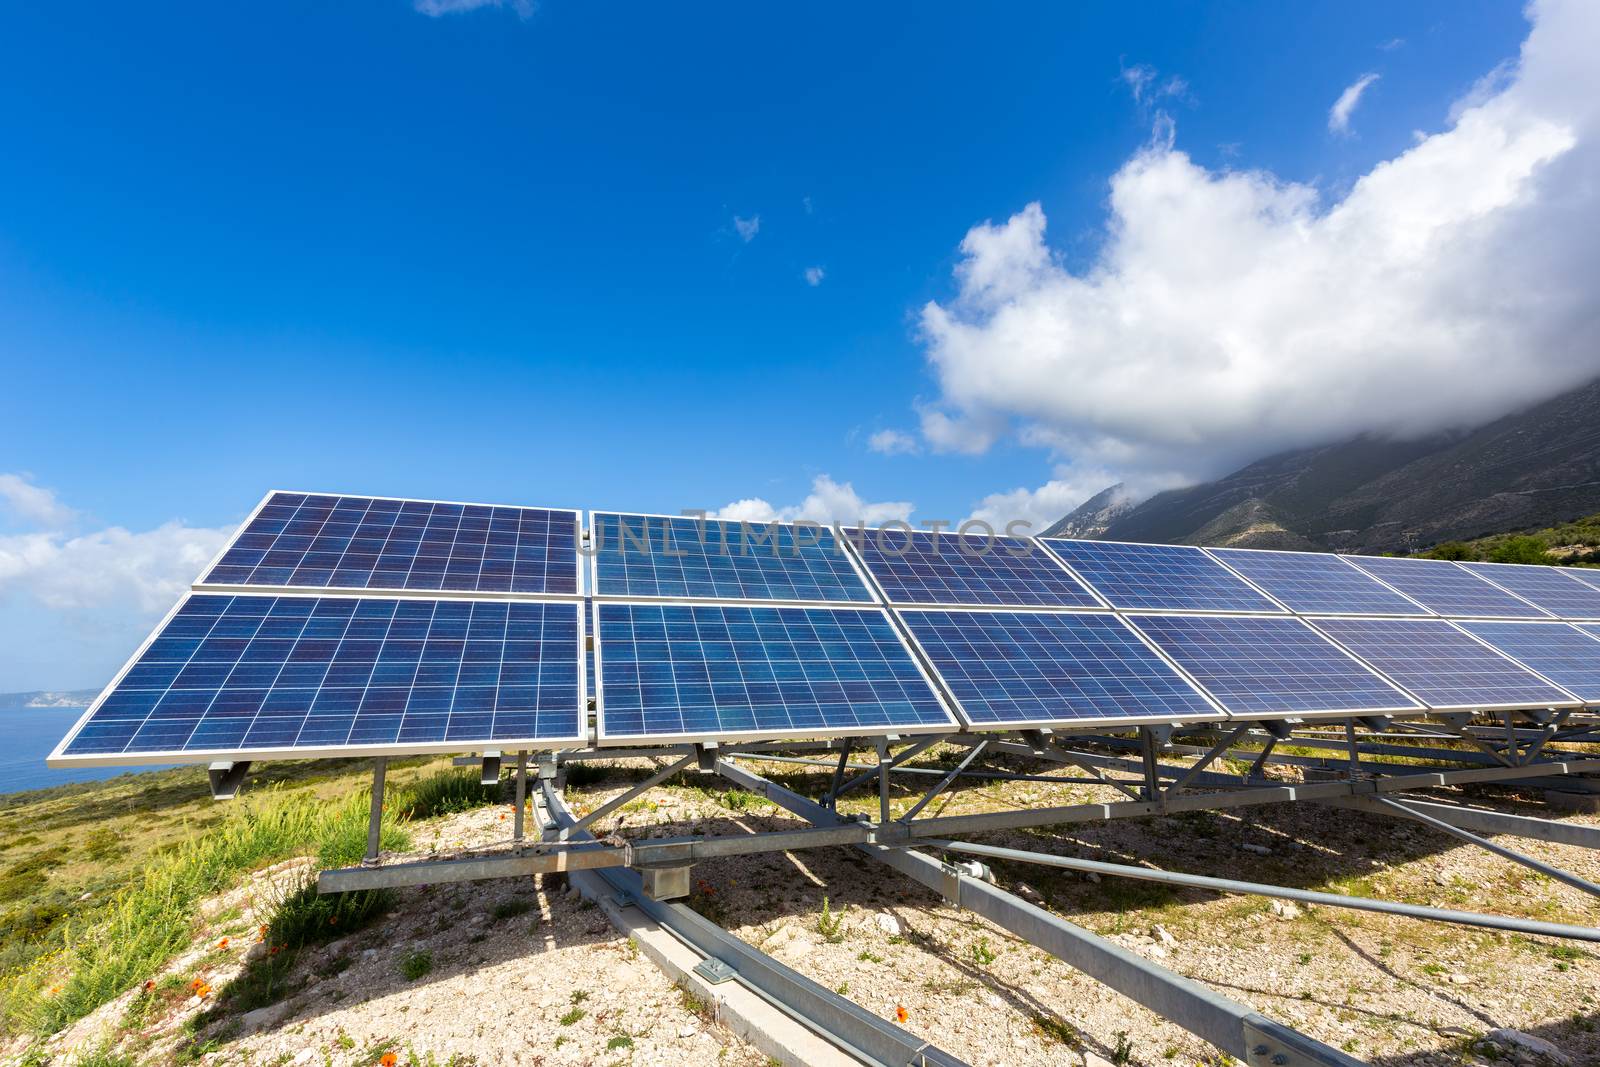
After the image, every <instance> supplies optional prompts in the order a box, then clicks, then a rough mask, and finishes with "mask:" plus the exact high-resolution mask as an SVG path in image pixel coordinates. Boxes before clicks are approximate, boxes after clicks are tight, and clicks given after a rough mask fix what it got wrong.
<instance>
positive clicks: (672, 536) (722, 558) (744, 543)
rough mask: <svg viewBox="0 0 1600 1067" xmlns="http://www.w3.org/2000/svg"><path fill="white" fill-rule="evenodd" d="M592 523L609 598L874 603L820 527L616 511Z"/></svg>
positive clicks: (598, 579) (599, 585)
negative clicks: (627, 513)
mask: <svg viewBox="0 0 1600 1067" xmlns="http://www.w3.org/2000/svg"><path fill="white" fill-rule="evenodd" d="M593 525H594V530H593V536H594V543H593V547H594V551H595V592H596V593H598V594H601V595H604V596H629V597H684V598H688V599H696V600H817V601H842V602H858V603H871V602H872V593H871V592H870V591H869V590H868V589H867V585H866V583H865V582H864V581H862V580H861V576H860V575H859V574H857V573H856V569H855V567H854V566H852V565H851V563H850V559H849V557H848V556H846V555H845V552H844V549H843V548H841V547H840V546H839V544H838V542H837V541H836V540H835V539H834V536H833V532H832V531H831V530H826V529H823V528H821V527H818V526H794V525H789V524H786V523H772V524H770V525H769V524H764V523H741V522H730V521H726V520H718V519H704V520H702V519H694V518H666V517H662V516H652V515H619V514H613V513H610V512H596V513H595V515H594V524H593Z"/></svg>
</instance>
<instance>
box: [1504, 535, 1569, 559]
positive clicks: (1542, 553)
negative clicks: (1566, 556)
mask: <svg viewBox="0 0 1600 1067" xmlns="http://www.w3.org/2000/svg"><path fill="white" fill-rule="evenodd" d="M1489 562H1490V563H1539V564H1551V563H1554V562H1555V559H1554V558H1553V557H1552V556H1551V555H1550V553H1549V551H1548V550H1547V549H1546V547H1545V543H1544V542H1543V541H1541V540H1540V539H1539V538H1537V537H1529V536H1526V535H1522V536H1519V537H1508V538H1506V539H1505V540H1504V541H1502V542H1500V543H1499V544H1498V545H1496V546H1495V548H1494V551H1492V552H1490V553H1489Z"/></svg>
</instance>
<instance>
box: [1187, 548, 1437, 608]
mask: <svg viewBox="0 0 1600 1067" xmlns="http://www.w3.org/2000/svg"><path fill="white" fill-rule="evenodd" d="M1206 552H1207V553H1209V554H1210V555H1212V556H1215V557H1216V558H1217V559H1219V560H1221V561H1222V562H1223V563H1226V564H1227V565H1228V566H1230V567H1232V568H1233V569H1234V570H1236V571H1238V572H1239V573H1240V574H1242V575H1244V576H1245V577H1246V578H1248V579H1250V581H1251V582H1253V583H1254V584H1255V585H1257V586H1259V587H1260V588H1261V589H1263V590H1265V591H1266V592H1267V593H1268V594H1269V595H1270V596H1271V597H1273V599H1275V600H1277V601H1278V602H1279V603H1281V604H1283V605H1285V606H1287V607H1288V608H1289V610H1290V611H1298V612H1302V613H1306V614H1329V615H1426V614H1428V611H1427V609H1426V608H1423V607H1420V606H1418V605H1417V604H1416V603H1414V602H1412V601H1410V600H1407V599H1406V598H1405V597H1403V596H1401V595H1400V594H1399V593H1396V592H1395V591H1394V590H1393V589H1390V588H1388V587H1387V586H1385V585H1384V584H1383V583H1381V582H1379V581H1378V580H1377V579H1375V578H1373V577H1372V576H1371V575H1369V574H1367V573H1366V572H1365V571H1360V570H1357V569H1356V568H1355V567H1352V566H1351V565H1350V564H1349V563H1347V562H1345V559H1344V557H1342V556H1335V555H1330V554H1328V553H1326V552H1273V551H1266V550H1263V549H1255V548H1208V549H1206Z"/></svg>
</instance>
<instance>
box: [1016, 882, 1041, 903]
mask: <svg viewBox="0 0 1600 1067" xmlns="http://www.w3.org/2000/svg"><path fill="white" fill-rule="evenodd" d="M1013 892H1015V893H1016V894H1017V896H1019V897H1021V898H1022V899H1023V900H1026V901H1027V902H1028V903H1029V904H1037V905H1038V906H1040V907H1043V906H1044V897H1042V896H1040V895H1039V891H1038V890H1037V889H1035V888H1033V886H1031V885H1029V884H1028V883H1027V882H1018V883H1017V887H1016V889H1014V890H1013Z"/></svg>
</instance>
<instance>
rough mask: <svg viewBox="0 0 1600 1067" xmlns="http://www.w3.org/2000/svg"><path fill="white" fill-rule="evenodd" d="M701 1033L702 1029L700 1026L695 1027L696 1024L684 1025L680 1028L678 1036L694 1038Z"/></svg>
mask: <svg viewBox="0 0 1600 1067" xmlns="http://www.w3.org/2000/svg"><path fill="white" fill-rule="evenodd" d="M699 1032H700V1028H699V1027H698V1026H696V1025H694V1023H684V1024H683V1025H682V1026H680V1027H678V1036H679V1037H693V1036H694V1035H695V1034H698V1033H699Z"/></svg>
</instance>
